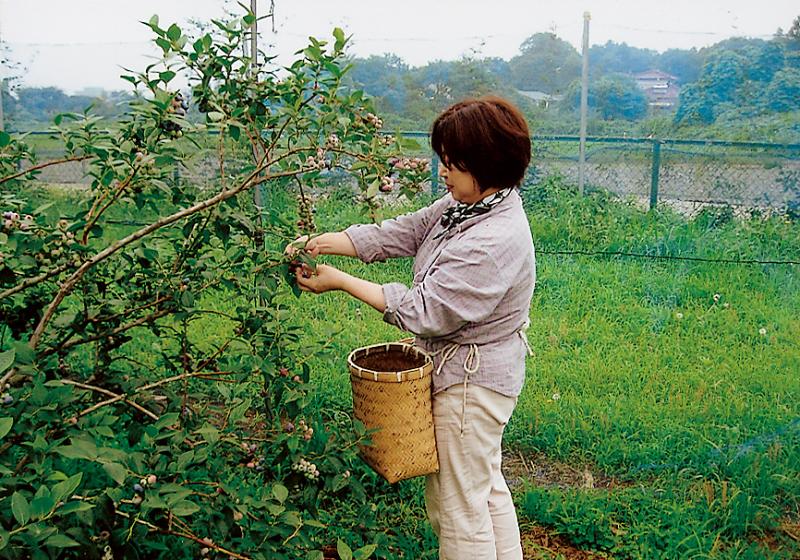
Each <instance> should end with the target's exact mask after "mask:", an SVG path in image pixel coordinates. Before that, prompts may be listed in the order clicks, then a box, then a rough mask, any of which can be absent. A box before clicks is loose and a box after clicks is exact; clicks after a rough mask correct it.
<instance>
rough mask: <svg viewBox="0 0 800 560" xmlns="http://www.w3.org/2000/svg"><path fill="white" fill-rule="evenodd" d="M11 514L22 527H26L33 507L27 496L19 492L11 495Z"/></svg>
mask: <svg viewBox="0 0 800 560" xmlns="http://www.w3.org/2000/svg"><path fill="white" fill-rule="evenodd" d="M11 513H13V514H14V519H16V520H17V523H19V524H20V525H25V524H26V523H27V522H28V520H29V519H30V518H31V506H30V504H29V503H28V500H26V499H25V496H23V495H22V494H20V493H19V492H14V493H13V494H12V495H11Z"/></svg>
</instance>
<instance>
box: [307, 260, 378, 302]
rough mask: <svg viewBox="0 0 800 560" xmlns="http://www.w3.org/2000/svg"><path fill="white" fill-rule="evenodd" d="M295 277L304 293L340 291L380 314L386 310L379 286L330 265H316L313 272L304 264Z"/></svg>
mask: <svg viewBox="0 0 800 560" xmlns="http://www.w3.org/2000/svg"><path fill="white" fill-rule="evenodd" d="M295 276H296V278H297V285H298V286H299V287H300V289H301V290H303V291H304V292H311V293H314V294H321V293H323V292H329V291H331V290H342V291H344V292H347V293H348V294H350V295H351V296H353V297H355V298H358V299H360V300H361V301H363V302H364V303H366V304H369V305H371V306H372V307H374V308H375V309H376V310H378V311H380V312H381V313H383V312H384V311H385V310H386V298H385V297H384V295H383V287H382V286H381V285H380V284H375V283H374V282H369V281H367V280H362V279H361V278H356V277H355V276H351V275H350V274H347V273H346V272H342V271H341V270H339V269H338V268H335V267H332V266H330V265H327V264H318V265H317V270H316V272H314V271H313V270H312V269H311V268H310V267H309V266H308V265H305V264H304V265H301V266H300V267H299V268H298V269H297V270H296V271H295Z"/></svg>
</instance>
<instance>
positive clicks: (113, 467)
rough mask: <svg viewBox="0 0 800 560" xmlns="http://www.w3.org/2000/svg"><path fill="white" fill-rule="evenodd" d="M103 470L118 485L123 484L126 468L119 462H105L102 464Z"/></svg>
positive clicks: (126, 475) (126, 473) (126, 472)
mask: <svg viewBox="0 0 800 560" xmlns="http://www.w3.org/2000/svg"><path fill="white" fill-rule="evenodd" d="M103 470H104V471H106V474H107V475H108V476H110V477H111V480H113V481H114V482H116V483H117V484H119V485H122V484H125V479H126V478H127V477H128V469H126V468H125V467H123V466H122V465H120V464H119V463H106V464H105V465H103Z"/></svg>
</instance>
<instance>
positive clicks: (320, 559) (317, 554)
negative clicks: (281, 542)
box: [306, 550, 325, 560]
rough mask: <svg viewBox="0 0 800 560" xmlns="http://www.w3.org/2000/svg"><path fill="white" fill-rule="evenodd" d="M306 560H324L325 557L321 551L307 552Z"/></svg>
mask: <svg viewBox="0 0 800 560" xmlns="http://www.w3.org/2000/svg"><path fill="white" fill-rule="evenodd" d="M306 560H325V555H324V554H323V553H322V551H321V550H309V551H308V554H307V555H306Z"/></svg>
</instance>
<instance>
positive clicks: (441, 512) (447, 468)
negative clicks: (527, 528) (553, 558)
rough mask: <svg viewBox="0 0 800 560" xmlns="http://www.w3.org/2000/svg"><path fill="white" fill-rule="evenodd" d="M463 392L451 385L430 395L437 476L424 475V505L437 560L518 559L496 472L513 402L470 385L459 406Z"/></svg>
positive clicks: (509, 507)
mask: <svg viewBox="0 0 800 560" xmlns="http://www.w3.org/2000/svg"><path fill="white" fill-rule="evenodd" d="M464 390H465V388H464V386H463V385H454V386H452V387H449V388H447V389H445V390H444V391H441V392H439V393H437V394H435V395H434V396H433V423H434V427H435V429H436V447H437V450H438V452H439V472H438V473H436V474H432V475H428V478H427V481H426V485H425V505H426V508H427V510H428V517H429V518H430V521H431V525H432V526H433V530H434V532H435V533H436V534H437V535H438V537H439V558H440V560H522V546H521V544H520V535H519V526H518V525H517V515H516V512H515V510H514V502H513V501H512V499H511V492H510V491H509V489H508V485H507V484H506V481H505V478H504V477H503V473H502V472H501V471H500V461H501V440H502V437H503V430H504V429H505V426H506V424H507V423H508V420H509V418H511V413H512V412H513V411H514V407H515V406H516V404H517V399H516V398H513V397H506V396H504V395H501V394H500V393H497V392H495V391H492V390H490V389H486V388H484V387H479V386H477V385H470V386H469V387H468V388H467V389H466V391H467V395H466V406H465V407H464V405H463V397H464ZM462 407H463V408H462ZM462 410H463V416H462ZM462 421H463V427H462ZM462 428H463V431H462Z"/></svg>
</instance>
